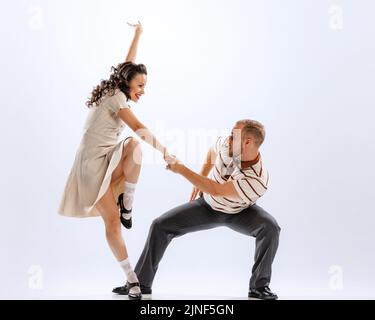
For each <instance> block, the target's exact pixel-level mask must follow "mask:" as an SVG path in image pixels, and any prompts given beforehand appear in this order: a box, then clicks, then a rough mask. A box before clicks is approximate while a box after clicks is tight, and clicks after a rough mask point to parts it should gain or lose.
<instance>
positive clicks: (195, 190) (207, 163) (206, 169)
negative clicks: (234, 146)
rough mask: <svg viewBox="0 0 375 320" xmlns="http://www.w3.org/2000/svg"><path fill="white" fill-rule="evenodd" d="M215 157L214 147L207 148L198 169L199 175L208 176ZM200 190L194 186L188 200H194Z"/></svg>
mask: <svg viewBox="0 0 375 320" xmlns="http://www.w3.org/2000/svg"><path fill="white" fill-rule="evenodd" d="M216 158H217V154H216V153H215V150H214V148H210V150H208V152H207V156H206V159H205V161H204V163H203V166H202V169H201V171H200V175H201V176H203V177H208V175H209V174H210V172H211V170H212V168H213V167H214V164H215V162H216ZM200 191H201V190H200V189H199V188H197V187H196V186H194V188H193V191H192V193H191V196H190V201H194V200H195V199H196V197H197V195H198V194H199V192H200Z"/></svg>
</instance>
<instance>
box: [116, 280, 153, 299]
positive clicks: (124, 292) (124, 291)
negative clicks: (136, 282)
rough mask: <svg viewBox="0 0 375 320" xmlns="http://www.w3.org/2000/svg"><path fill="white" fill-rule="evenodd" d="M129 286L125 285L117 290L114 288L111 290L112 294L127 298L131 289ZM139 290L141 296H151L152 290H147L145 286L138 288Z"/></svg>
mask: <svg viewBox="0 0 375 320" xmlns="http://www.w3.org/2000/svg"><path fill="white" fill-rule="evenodd" d="M130 286H131V285H130V284H129V282H127V283H126V285H124V286H123V287H118V288H114V289H113V290H112V292H113V293H116V294H119V295H121V296H127V295H128V294H129V290H130V289H131V288H133V287H134V286H133V287H130ZM140 288H141V292H142V294H147V295H149V294H152V289H151V288H149V287H145V286H142V285H141V286H140Z"/></svg>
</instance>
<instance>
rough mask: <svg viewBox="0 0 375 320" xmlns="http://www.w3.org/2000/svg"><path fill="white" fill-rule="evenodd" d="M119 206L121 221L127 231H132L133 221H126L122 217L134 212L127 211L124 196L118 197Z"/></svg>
mask: <svg viewBox="0 0 375 320" xmlns="http://www.w3.org/2000/svg"><path fill="white" fill-rule="evenodd" d="M117 206H118V207H119V208H120V220H121V224H122V225H123V226H124V227H125V228H126V229H131V228H132V227H133V219H132V218H130V219H129V220H128V219H125V218H124V217H123V216H122V215H123V214H131V213H132V211H133V210H127V209H126V208H125V205H124V194H123V193H122V194H120V195H119V197H118V201H117Z"/></svg>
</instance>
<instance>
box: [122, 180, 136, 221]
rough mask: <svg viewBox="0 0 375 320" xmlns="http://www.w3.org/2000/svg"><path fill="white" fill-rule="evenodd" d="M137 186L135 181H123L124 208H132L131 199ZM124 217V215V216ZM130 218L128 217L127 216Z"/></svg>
mask: <svg viewBox="0 0 375 320" xmlns="http://www.w3.org/2000/svg"><path fill="white" fill-rule="evenodd" d="M136 188H137V184H136V183H129V182H125V187H124V206H125V209H126V210H131V209H132V208H133V200H134V193H135V189H136ZM124 218H125V219H126V217H124ZM129 219H130V217H129Z"/></svg>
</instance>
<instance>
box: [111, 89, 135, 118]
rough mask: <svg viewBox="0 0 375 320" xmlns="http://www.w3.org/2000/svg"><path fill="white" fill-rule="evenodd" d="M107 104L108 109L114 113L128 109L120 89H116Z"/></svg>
mask: <svg viewBox="0 0 375 320" xmlns="http://www.w3.org/2000/svg"><path fill="white" fill-rule="evenodd" d="M107 104H108V107H109V109H110V110H111V111H112V112H114V113H115V114H116V115H117V114H118V112H119V111H120V110H121V109H130V106H129V104H128V102H127V99H126V96H125V94H124V93H123V92H122V91H118V92H117V93H116V94H115V95H114V96H112V97H110V99H108V102H107Z"/></svg>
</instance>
